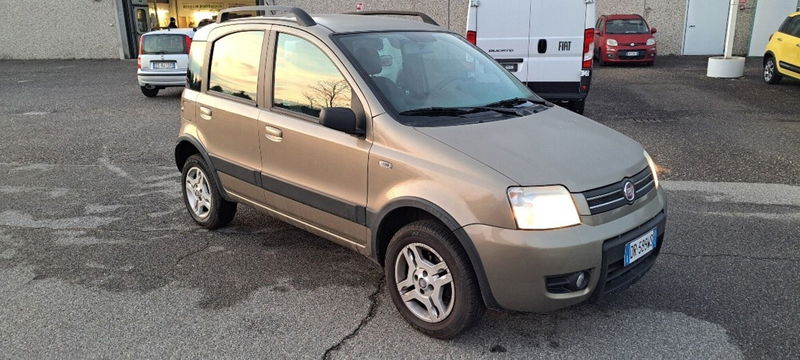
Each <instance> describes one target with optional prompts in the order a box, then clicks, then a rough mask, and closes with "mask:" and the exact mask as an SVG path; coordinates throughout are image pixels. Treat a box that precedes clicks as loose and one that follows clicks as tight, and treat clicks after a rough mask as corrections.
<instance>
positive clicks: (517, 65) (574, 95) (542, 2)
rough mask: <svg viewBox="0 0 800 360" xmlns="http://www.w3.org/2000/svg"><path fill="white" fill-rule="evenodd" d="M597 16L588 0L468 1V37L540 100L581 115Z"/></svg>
mask: <svg viewBox="0 0 800 360" xmlns="http://www.w3.org/2000/svg"><path fill="white" fill-rule="evenodd" d="M595 14H596V13H595V2H594V1H586V0H559V1H552V0H481V1H469V11H468V19H467V39H468V40H469V41H470V42H472V43H473V44H476V45H477V46H478V47H480V48H481V49H483V50H484V51H486V52H487V53H489V55H491V56H492V57H493V58H494V59H495V60H497V62H499V63H500V64H501V65H503V67H505V69H506V70H508V71H509V72H511V73H512V74H514V75H515V76H516V77H517V78H519V79H520V80H522V82H523V83H524V84H525V85H527V86H528V87H529V88H530V89H531V90H533V91H534V92H535V93H536V94H538V95H539V96H541V97H543V98H545V99H547V100H550V101H552V102H557V103H562V104H565V105H566V106H567V107H568V108H570V109H572V110H574V111H575V112H577V113H580V114H582V113H583V109H584V106H585V100H586V96H587V95H588V94H589V86H590V85H591V80H592V58H593V56H592V51H593V50H594V49H593V47H592V42H593V41H594V28H593V26H594V23H595V16H596V15H595Z"/></svg>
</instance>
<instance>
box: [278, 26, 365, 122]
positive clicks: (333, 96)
mask: <svg viewBox="0 0 800 360" xmlns="http://www.w3.org/2000/svg"><path fill="white" fill-rule="evenodd" d="M274 81H275V84H274V90H273V104H274V105H273V106H275V107H279V108H284V109H288V110H291V111H296V112H299V113H303V114H306V115H310V116H313V117H317V116H319V113H320V111H321V110H322V108H325V107H350V106H351V97H352V89H351V88H350V85H349V84H348V83H347V80H346V79H345V78H344V76H342V74H341V73H340V72H339V70H338V69H337V68H336V66H335V65H334V64H333V62H332V61H331V60H330V58H328V56H326V55H325V53H323V52H322V50H320V49H319V48H318V47H316V46H315V45H314V44H312V43H310V42H308V41H307V40H304V39H301V38H299V37H297V36H294V35H289V34H283V33H281V34H279V35H278V48H277V50H276V54H275V79H274Z"/></svg>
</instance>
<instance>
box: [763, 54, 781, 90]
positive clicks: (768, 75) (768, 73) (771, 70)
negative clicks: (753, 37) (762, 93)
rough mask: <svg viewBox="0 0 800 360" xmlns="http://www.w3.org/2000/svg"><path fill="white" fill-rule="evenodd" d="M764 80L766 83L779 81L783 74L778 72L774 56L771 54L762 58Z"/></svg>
mask: <svg viewBox="0 0 800 360" xmlns="http://www.w3.org/2000/svg"><path fill="white" fill-rule="evenodd" d="M763 78H764V82H766V83H767V84H773V85H774V84H777V83H779V82H781V79H783V76H782V75H781V73H780V72H778V64H776V63H775V58H774V57H772V56H767V58H766V59H764V76H763Z"/></svg>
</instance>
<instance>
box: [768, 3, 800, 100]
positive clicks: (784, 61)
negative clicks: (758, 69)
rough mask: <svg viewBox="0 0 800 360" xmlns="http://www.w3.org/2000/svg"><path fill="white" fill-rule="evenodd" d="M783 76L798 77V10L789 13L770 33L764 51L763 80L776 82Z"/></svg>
mask: <svg viewBox="0 0 800 360" xmlns="http://www.w3.org/2000/svg"><path fill="white" fill-rule="evenodd" d="M784 76H788V77H792V78H795V79H800V12H796V13H792V14H789V16H788V17H787V18H786V20H784V21H783V24H781V27H780V28H779V29H778V31H776V32H775V33H773V34H772V35H770V37H769V43H767V49H766V51H765V52H764V81H766V82H767V83H769V84H777V83H778V82H780V81H781V79H782V78H783V77H784Z"/></svg>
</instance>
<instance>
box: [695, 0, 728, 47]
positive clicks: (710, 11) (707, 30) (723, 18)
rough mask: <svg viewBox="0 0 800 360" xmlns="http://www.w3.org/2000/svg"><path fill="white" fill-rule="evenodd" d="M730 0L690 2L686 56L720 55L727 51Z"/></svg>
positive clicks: (698, 0) (696, 0)
mask: <svg viewBox="0 0 800 360" xmlns="http://www.w3.org/2000/svg"><path fill="white" fill-rule="evenodd" d="M729 4H730V1H729V0H689V5H688V9H687V10H686V11H687V15H686V30H685V32H684V39H683V54H684V55H720V54H722V53H723V52H724V51H725V30H726V27H727V26H728V10H729V8H728V6H729Z"/></svg>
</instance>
